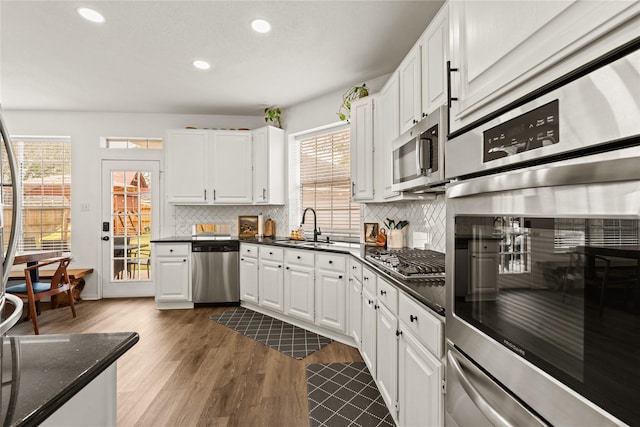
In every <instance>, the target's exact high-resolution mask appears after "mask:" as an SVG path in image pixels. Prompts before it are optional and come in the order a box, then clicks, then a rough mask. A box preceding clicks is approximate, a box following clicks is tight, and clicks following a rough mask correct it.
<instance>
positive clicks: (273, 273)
mask: <svg viewBox="0 0 640 427" xmlns="http://www.w3.org/2000/svg"><path fill="white" fill-rule="evenodd" d="M283 270H284V269H283V268H282V263H278V262H271V261H262V260H260V268H259V271H260V275H259V277H258V286H259V288H260V293H259V295H258V301H260V305H261V306H263V307H267V308H270V309H272V310H276V311H280V312H283V311H284V273H283Z"/></svg>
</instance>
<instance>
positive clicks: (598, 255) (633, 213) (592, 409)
mask: <svg viewBox="0 0 640 427" xmlns="http://www.w3.org/2000/svg"><path fill="white" fill-rule="evenodd" d="M604 62H605V63H606V64H604V65H603V64H593V66H594V67H596V68H597V69H595V71H593V72H592V73H587V74H585V75H584V76H583V77H580V78H579V80H582V83H579V84H578V85H577V86H574V85H572V84H571V83H570V84H568V85H567V88H568V89H567V91H563V89H562V88H561V89H559V90H558V91H557V92H554V93H555V97H557V101H558V105H557V108H558V109H557V112H554V113H553V118H554V120H552V121H555V122H557V123H559V128H558V129H557V132H556V130H554V134H555V135H556V136H558V135H559V138H556V142H554V143H553V147H552V150H553V152H554V153H555V154H554V155H553V156H552V157H551V159H553V160H555V161H553V162H550V157H548V155H549V154H550V152H549V147H550V146H545V145H544V143H543V144H542V145H541V146H540V147H538V148H531V149H530V150H528V151H524V152H517V153H515V154H513V155H507V156H505V157H501V158H499V159H492V160H488V157H489V156H488V155H489V154H493V153H496V152H497V151H498V150H493V151H492V150H491V148H489V149H487V147H488V146H487V145H486V144H484V143H483V141H482V139H480V140H476V144H475V145H476V146H477V147H476V148H475V149H474V150H475V151H474V152H475V153H476V154H477V155H478V156H479V157H478V158H476V164H475V166H471V165H470V164H467V165H466V166H464V168H463V169H459V170H460V171H461V172H459V173H460V174H461V175H464V174H471V175H473V174H485V175H486V176H479V177H475V178H472V179H468V180H462V181H460V182H457V183H455V184H453V185H451V186H450V187H449V188H448V189H447V225H446V227H447V251H446V267H447V278H446V281H447V286H446V288H447V295H446V301H447V311H446V336H447V346H448V355H447V358H448V366H447V394H446V425H447V426H460V427H463V426H467V425H473V426H483V425H538V424H545V423H548V424H551V425H598V426H608V425H624V424H629V425H640V405H638V397H637V396H638V394H637V386H638V384H640V369H638V366H640V351H638V348H640V329H639V328H638V327H637V326H638V324H640V283H639V281H640V166H639V165H640V120H638V118H639V117H640V103H638V93H639V92H638V89H640V55H639V53H638V52H637V51H634V52H632V53H628V54H627V55H625V56H624V57H622V58H619V59H616V60H614V62H609V61H608V60H605V61H604ZM603 76H608V79H605V80H601V78H602V77H603ZM587 83H589V84H587ZM586 86H592V88H600V90H601V91H602V92H600V93H598V94H597V95H596V93H595V92H593V91H591V92H586V91H585V90H586V89H584V88H585V87H586ZM620 86H622V87H625V88H627V91H628V92H624V91H618V90H617V89H616V88H618V87H620ZM634 88H635V89H634ZM609 92H615V93H618V94H619V97H618V98H615V99H614V98H611V97H610V96H609V95H610V93H609ZM587 96H588V98H587ZM630 97H631V98H634V99H635V102H628V101H629V98H630ZM578 100H579V101H580V102H578ZM549 102H555V100H553V99H552V100H549V99H548V98H547V95H545V99H544V100H542V101H541V104H544V105H547V106H548V105H549ZM565 106H566V107H567V108H569V110H567V108H565ZM536 108H538V107H536ZM545 108H546V107H545ZM553 108H556V107H553ZM574 108H578V109H579V111H580V112H581V114H580V119H578V117H577V116H576V112H575V111H571V109H574ZM518 111H520V110H518ZM540 111H542V110H540ZM536 114H537V113H536ZM565 116H569V117H573V118H571V119H568V118H566V117H565ZM510 117H511V118H510V119H509V120H510V121H509V122H508V128H509V129H516V130H518V131H517V132H516V133H518V132H520V131H524V130H526V129H529V128H530V127H531V126H534V127H535V126H536V124H537V123H538V121H537V119H536V120H534V121H532V120H531V117H532V116H531V115H529V114H526V113H525V115H524V116H522V117H520V119H519V118H518V117H519V116H518V113H517V112H514V113H512V114H511V115H510ZM549 117H550V116H549ZM630 117H635V122H633V121H630V120H629V118H630ZM632 122H633V123H632ZM547 124H548V121H547ZM547 124H541V127H544V126H546V125H547ZM554 129H555V128H554ZM514 132H515V131H514ZM475 133H476V134H477V132H475ZM545 134H546V132H545ZM530 135H531V134H530ZM505 137H506V138H508V137H507V134H505ZM463 139H464V140H465V141H467V138H466V137H464V138H463ZM492 139H493V137H492ZM534 139H535V137H534ZM485 142H486V141H485ZM450 143H452V144H454V145H455V144H461V143H460V142H459V141H456V140H452V141H450ZM516 145H517V143H515V142H514V144H512V145H511V146H514V147H515V146H516ZM460 146H462V145H460ZM506 146H508V144H507V145H506ZM581 146H586V148H584V150H581V151H580V154H581V155H580V156H578V155H577V154H578V152H576V151H575V150H577V149H578V147H581ZM559 147H565V148H559ZM482 150H484V151H482ZM565 150H566V151H565ZM578 150H579V149H578ZM516 151H517V150H516ZM536 153H539V154H540V155H541V156H542V162H541V163H542V164H539V165H535V166H529V167H528V168H526V169H518V170H512V171H508V172H504V173H501V174H500V175H495V174H492V175H487V172H488V171H489V169H492V168H493V166H488V165H492V164H493V162H496V163H495V164H500V165H505V164H507V163H508V162H511V160H513V161H514V162H516V163H518V164H520V165H522V164H523V163H520V162H519V160H517V159H524V158H528V159H533V158H535V156H536ZM449 154H450V153H448V154H447V155H448V156H449ZM483 154H484V155H487V156H484V157H483ZM518 156H519V157H518ZM565 157H566V158H565ZM483 158H484V159H485V162H482V161H481V160H480V159H483ZM448 159H450V157H448ZM525 164H528V163H525ZM448 170H449V169H448ZM493 170H494V171H495V169H493Z"/></svg>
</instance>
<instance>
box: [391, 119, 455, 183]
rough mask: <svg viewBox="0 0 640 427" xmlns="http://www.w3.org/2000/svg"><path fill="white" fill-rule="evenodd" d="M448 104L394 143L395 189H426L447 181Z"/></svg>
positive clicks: (392, 146) (392, 145)
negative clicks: (445, 170) (445, 142)
mask: <svg viewBox="0 0 640 427" xmlns="http://www.w3.org/2000/svg"><path fill="white" fill-rule="evenodd" d="M446 119H447V109H446V107H440V108H438V109H437V110H436V111H434V112H433V113H431V114H429V115H428V116H427V117H426V118H424V119H423V120H421V121H420V122H418V123H417V124H416V125H415V126H413V127H412V128H411V129H409V130H408V131H406V132H405V133H403V134H402V135H400V136H399V137H398V138H396V139H395V140H394V141H393V142H392V144H391V148H392V156H393V163H392V164H393V184H392V185H391V189H392V191H415V192H420V191H426V190H428V189H429V188H431V187H434V186H438V185H441V184H444V182H445V181H446V180H445V175H444V141H445V139H446Z"/></svg>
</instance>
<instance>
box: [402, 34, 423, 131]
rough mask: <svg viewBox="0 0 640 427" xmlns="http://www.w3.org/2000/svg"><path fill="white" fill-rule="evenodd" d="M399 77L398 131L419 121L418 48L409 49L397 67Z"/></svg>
mask: <svg viewBox="0 0 640 427" xmlns="http://www.w3.org/2000/svg"><path fill="white" fill-rule="evenodd" d="M398 76H399V78H400V133H404V132H406V131H407V130H409V128H411V126H413V125H414V124H416V123H418V122H419V121H420V110H421V109H420V49H419V46H418V45H416V46H415V47H414V48H413V49H411V50H410V51H409V54H408V55H407V56H406V57H405V58H404V60H403V61H402V63H401V64H400V67H399V68H398Z"/></svg>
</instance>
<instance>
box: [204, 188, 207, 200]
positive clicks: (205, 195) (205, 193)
mask: <svg viewBox="0 0 640 427" xmlns="http://www.w3.org/2000/svg"><path fill="white" fill-rule="evenodd" d="M204 199H205V200H207V189H206V188H205V189H204Z"/></svg>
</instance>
